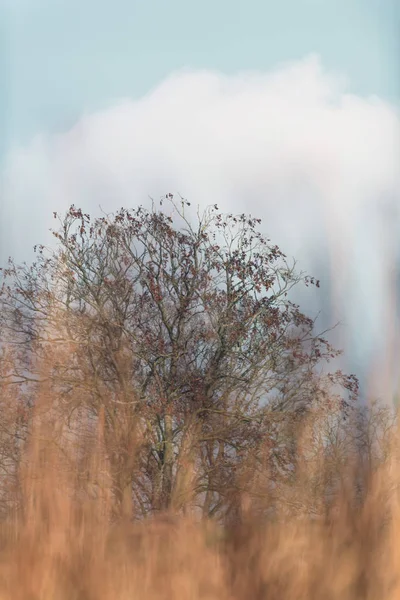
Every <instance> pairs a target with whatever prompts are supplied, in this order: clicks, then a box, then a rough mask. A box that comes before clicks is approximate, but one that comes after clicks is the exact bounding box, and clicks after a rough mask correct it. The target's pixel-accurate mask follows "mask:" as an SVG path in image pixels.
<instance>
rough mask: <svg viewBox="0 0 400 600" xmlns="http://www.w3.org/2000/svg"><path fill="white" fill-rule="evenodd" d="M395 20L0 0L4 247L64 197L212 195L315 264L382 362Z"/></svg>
mask: <svg viewBox="0 0 400 600" xmlns="http://www.w3.org/2000/svg"><path fill="white" fill-rule="evenodd" d="M399 31H400V3H399V2H398V0H280V1H279V2H277V1H273V2H272V1H269V0H247V2H239V1H235V0H233V1H232V0H231V1H228V0H203V1H202V2H192V1H191V0H170V1H169V2H166V1H165V0H142V1H135V0H113V1H112V2H111V1H108V0H96V1H93V0H0V44H1V48H0V82H1V84H2V85H1V88H0V186H1V187H0V192H1V196H0V219H1V220H0V262H4V261H5V260H6V258H7V257H8V256H9V255H12V256H15V257H16V258H17V259H18V260H23V259H25V258H26V259H29V257H30V256H31V248H32V247H33V245H34V244H35V243H40V242H44V243H46V242H47V241H48V240H49V239H50V237H49V234H48V229H49V227H51V226H52V225H53V223H52V220H51V215H52V212H53V210H60V211H63V210H66V209H67V208H68V206H69V205H70V204H71V203H72V202H75V203H76V204H78V205H81V206H82V207H85V208H87V209H88V210H90V211H91V212H92V213H96V212H98V210H99V205H101V206H102V208H104V209H106V210H115V209H117V208H119V207H120V206H122V205H124V206H137V205H138V204H142V203H146V201H147V200H148V196H149V195H150V196H153V197H155V198H157V197H159V196H161V195H162V194H163V193H166V192H170V191H171V192H179V193H181V194H182V195H184V196H186V197H187V198H188V200H191V201H192V202H193V203H194V204H200V205H201V206H206V205H207V204H211V203H215V202H218V204H219V205H220V206H221V208H222V209H223V210H226V211H229V212H231V211H232V212H243V211H245V212H251V213H252V214H253V215H254V216H257V217H258V216H259V217H261V218H262V219H263V227H265V233H266V234H268V235H269V236H270V237H271V238H272V239H273V241H274V242H275V241H276V242H277V243H279V244H280V246H281V247H282V249H283V250H284V251H286V252H287V253H288V254H289V255H294V256H295V257H296V258H297V259H298V261H299V265H300V267H301V268H304V269H306V270H307V271H311V272H312V273H313V274H314V273H315V274H316V275H317V276H318V277H320V278H321V281H322V284H323V290H322V292H321V294H320V296H319V297H318V298H317V297H315V296H314V295H312V294H310V293H307V294H305V292H304V294H300V295H299V299H300V300H301V301H302V302H303V303H305V304H306V306H307V309H308V310H309V311H311V312H312V311H314V312H315V311H317V310H321V311H322V313H321V326H325V325H326V324H330V323H333V322H334V321H335V320H336V319H337V318H338V319H340V320H342V321H343V323H344V326H343V327H342V328H341V334H340V335H341V338H340V342H341V343H342V342H343V344H344V345H345V346H346V352H347V355H348V357H349V362H350V365H351V367H354V369H355V370H357V371H358V373H363V374H364V375H365V374H368V373H369V371H370V360H371V358H374V360H375V358H376V356H378V357H379V359H380V360H382V362H383V363H385V364H388V356H387V346H388V344H387V340H388V338H389V337H390V336H393V332H394V331H395V320H394V317H392V313H391V316H390V318H388V307H387V303H388V301H389V302H390V301H392V295H391V294H390V289H389V286H390V285H391V283H392V282H393V281H394V283H395V284H396V281H397V284H399V283H400V278H399V277H398V273H399V272H400V270H399V268H398V266H399V264H400V246H399V242H398V240H399V239H400V236H399V234H400V218H399V210H398V209H399V207H400V177H399V165H400V36H399ZM396 278H397V279H396ZM338 341H339V340H338Z"/></svg>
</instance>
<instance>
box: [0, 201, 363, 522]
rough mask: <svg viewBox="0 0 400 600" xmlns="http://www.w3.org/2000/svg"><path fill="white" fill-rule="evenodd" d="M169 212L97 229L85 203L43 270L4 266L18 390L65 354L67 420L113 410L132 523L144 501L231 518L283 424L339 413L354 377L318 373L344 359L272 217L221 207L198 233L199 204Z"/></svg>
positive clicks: (109, 439)
mask: <svg viewBox="0 0 400 600" xmlns="http://www.w3.org/2000/svg"><path fill="white" fill-rule="evenodd" d="M163 202H165V203H167V204H169V206H170V207H171V209H172V212H171V214H167V212H166V211H165V209H162V208H160V209H157V208H155V206H154V204H153V207H152V209H151V210H146V209H144V208H143V207H139V208H138V209H136V210H127V209H123V208H122V209H121V210H120V211H118V212H117V213H116V214H114V215H105V216H102V217H100V218H96V219H92V218H91V217H90V216H89V215H88V214H84V213H83V212H82V210H81V209H78V208H76V207H75V206H72V207H71V208H70V209H69V211H68V213H67V214H66V215H65V216H64V217H63V218H59V217H58V215H57V214H56V213H55V214H54V216H55V218H59V221H60V228H59V230H57V231H55V232H54V235H55V237H56V239H57V247H56V249H53V250H50V249H46V248H44V247H43V246H39V247H37V260H36V261H35V262H34V263H33V264H32V265H31V266H28V265H26V264H23V265H22V266H17V265H15V264H14V262H13V261H10V263H9V265H8V268H7V269H5V270H4V271H3V279H4V281H3V286H2V291H1V296H0V305H1V306H0V307H1V315H2V316H1V317H0V319H1V320H0V328H1V333H2V336H3V337H2V339H3V340H4V342H5V343H6V344H7V347H8V349H9V350H8V351H9V352H10V353H13V358H14V370H13V373H12V378H13V381H14V382H19V384H20V385H24V386H28V387H29V386H30V388H32V389H34V387H35V386H36V385H37V382H38V381H39V379H40V376H39V373H40V362H41V361H43V360H49V359H52V360H53V365H52V369H51V372H50V375H49V376H48V377H49V379H50V380H51V385H52V389H53V394H54V398H55V399H57V406H59V407H61V408H62V411H64V414H66V415H68V418H71V415H73V414H74V411H77V410H78V409H79V410H82V407H83V408H84V410H85V411H86V414H87V415H89V416H90V418H91V419H92V423H93V426H95V424H96V422H97V421H98V419H99V415H100V414H102V415H104V440H105V444H106V448H107V453H108V459H109V462H110V465H111V467H110V468H111V471H112V477H113V486H114V497H115V500H116V505H117V507H118V510H119V511H120V512H122V513H124V514H126V515H130V514H131V512H132V508H133V507H132V502H133V504H134V507H135V510H137V511H139V512H140V513H142V514H146V513H147V512H149V511H151V510H155V509H165V508H169V507H171V506H173V507H174V508H177V509H178V508H181V507H184V506H185V505H186V504H187V503H188V501H189V500H188V499H189V497H190V498H191V500H192V501H193V503H194V504H196V505H197V506H199V507H200V508H201V510H202V512H203V514H204V515H206V516H210V515H215V514H222V513H224V511H225V512H226V510H228V508H229V498H230V497H231V492H232V487H233V486H234V485H235V481H236V480H235V473H236V472H238V470H239V468H240V465H241V464H242V462H243V461H244V460H245V458H246V455H247V454H248V453H249V452H251V451H253V450H254V448H255V447H256V446H257V444H260V443H262V442H263V441H265V439H266V437H268V436H269V437H270V436H271V435H272V433H271V432H272V429H273V427H275V425H274V423H275V424H276V422H277V419H276V418H275V417H276V415H282V414H286V415H288V414H290V415H291V416H293V417H294V418H295V419H297V420H298V419H301V418H302V416H304V414H306V412H307V409H308V408H309V407H310V406H311V405H312V404H313V403H315V402H324V401H326V402H327V401H328V396H327V394H326V390H325V387H326V381H327V378H328V381H329V382H330V384H331V385H332V386H336V385H339V386H341V388H342V390H344V396H340V401H341V402H342V403H343V406H345V404H346V403H347V402H351V400H352V399H354V397H355V396H356V395H357V380H356V378H355V377H354V376H353V375H350V376H345V375H343V374H342V373H341V372H340V371H338V372H336V373H333V374H330V375H329V374H328V375H326V376H325V377H324V376H323V375H322V374H321V373H318V372H317V367H319V366H320V365H323V364H324V363H326V362H327V361H328V362H329V360H330V359H331V358H334V357H335V356H337V355H338V352H337V351H336V350H334V349H333V348H332V347H331V346H330V344H329V343H328V341H327V340H326V339H325V338H324V337H322V336H323V335H324V334H320V335H317V334H316V333H315V331H314V326H315V321H314V320H313V319H311V318H309V317H307V316H306V315H305V314H304V313H303V312H301V310H300V308H299V306H298V305H296V304H295V303H293V302H292V301H291V300H290V293H291V290H292V288H293V287H294V286H296V285H299V284H305V285H316V286H317V287H319V282H318V281H315V280H314V279H313V278H311V277H308V276H305V275H304V274H297V273H296V271H295V263H293V265H289V263H288V261H287V259H286V256H285V255H284V254H283V253H282V252H281V251H280V249H279V248H278V247H277V246H275V245H271V243H270V240H268V239H265V238H264V237H263V235H262V234H261V233H260V232H259V231H258V229H257V228H258V226H259V225H260V223H261V221H260V220H259V219H254V218H252V217H251V216H250V217H249V216H246V215H245V214H242V215H239V216H234V215H232V214H229V215H223V214H221V213H220V212H219V211H218V207H217V206H216V205H215V206H214V207H211V208H209V209H207V210H206V211H205V212H204V214H203V215H202V216H200V215H199V214H197V220H196V222H195V225H193V224H192V223H191V222H190V220H189V219H188V217H187V216H186V214H185V209H186V211H187V210H188V207H189V206H190V203H189V202H187V201H186V200H180V201H175V200H174V198H173V196H172V195H171V194H168V195H167V196H166V197H165V198H163V200H162V201H161V203H160V204H162V203H163ZM55 348H58V349H61V348H64V349H65V354H64V358H62V359H57V360H56V359H55V356H56V354H55V352H54V349H55ZM60 351H61V350H59V352H58V354H60ZM61 354H62V352H61ZM55 401H56V400H55ZM278 420H279V419H278ZM271 439H272V438H271ZM273 446H274V444H270V450H271V453H272V454H271V456H272V455H273V454H274V452H275V458H277V456H278V455H277V451H276V449H275V450H274V448H273ZM294 454H295V446H294V445H293V444H292V446H291V449H288V448H286V450H285V453H280V454H279V460H280V461H281V465H280V468H285V464H286V465H288V464H289V463H291V462H293V459H294ZM284 455H285V457H284Z"/></svg>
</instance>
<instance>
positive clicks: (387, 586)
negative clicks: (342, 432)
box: [0, 420, 400, 600]
mask: <svg viewBox="0 0 400 600" xmlns="http://www.w3.org/2000/svg"><path fill="white" fill-rule="evenodd" d="M46 428H47V425H46V424H44V422H43V420H42V422H41V423H40V425H39V426H38V428H37V429H36V430H34V431H33V433H32V437H31V442H30V444H29V446H27V448H26V449H25V458H24V459H23V460H22V461H21V464H20V472H19V475H18V478H17V479H18V482H19V485H20V490H19V492H18V493H19V506H20V510H18V511H12V510H10V512H9V516H8V517H7V518H6V519H5V520H4V521H3V522H2V523H1V525H0V600H11V599H12V600H128V599H149V600H162V599H163V600H167V599H192V600H197V599H204V600H205V599H208V600H225V599H226V600H245V599H246V600H248V599H254V600H258V599H266V600H300V599H304V600H322V599H323V600H358V599H363V600H365V599H366V600H368V599H370V600H395V599H397V598H400V580H399V577H398V573H399V569H400V554H399V551H398V547H399V544H400V501H399V496H398V492H397V489H398V482H399V481H400V471H399V468H398V461H397V458H396V457H397V450H396V448H397V445H396V444H394V443H393V442H392V443H391V446H390V447H391V449H392V450H391V453H390V454H389V456H388V458H387V460H386V461H384V462H382V463H381V465H380V466H379V468H377V469H375V470H374V471H373V472H372V471H371V472H368V474H367V475H368V477H367V478H366V479H365V480H366V481H367V486H368V492H367V494H366V497H365V499H364V501H363V503H362V504H360V503H358V504H357V503H356V502H355V501H354V496H353V495H352V492H351V486H350V487H349V486H347V487H346V485H343V487H342V490H341V493H340V494H338V495H337V497H336V503H335V507H334V508H333V509H332V510H331V511H330V513H329V514H328V516H327V517H326V518H324V519H322V518H321V519H319V520H311V519H310V518H308V517H307V516H306V511H304V514H303V518H299V511H297V513H296V515H295V514H294V513H293V515H290V514H289V513H285V517H284V518H283V517H282V518H279V517H278V518H277V519H275V520H274V521H270V522H268V520H265V519H261V517H260V516H259V512H258V513H256V512H255V511H253V510H252V505H251V503H250V504H249V503H247V505H246V506H245V507H246V510H243V511H242V517H241V519H239V520H237V521H236V522H235V523H232V524H231V525H230V526H229V527H227V528H226V530H224V532H223V533H222V529H221V526H218V525H217V524H216V523H211V522H204V521H203V522H199V521H197V520H196V519H195V518H194V517H193V516H192V517H188V516H182V515H172V514H171V515H167V514H165V515H159V516H157V517H154V518H149V519H148V520H146V521H142V522H137V523H132V522H131V523H129V522H119V523H115V522H114V523H112V522H111V520H110V518H109V515H110V510H111V509H110V502H111V500H110V494H107V493H106V492H107V490H103V491H104V494H103V495H101V496H99V497H98V498H97V499H94V498H92V499H91V500H88V499H86V500H79V501H78V500H77V497H76V495H75V496H74V494H73V492H74V486H76V485H77V484H76V480H75V479H74V477H73V470H71V469H70V468H66V464H65V463H64V462H63V461H64V458H63V456H64V454H63V453H62V452H60V451H59V448H58V449H57V446H55V445H54V444H53V442H52V440H51V436H50V431H49V430H47V429H46ZM392 429H393V431H391V432H390V433H391V434H393V433H394V434H395V436H397V432H396V431H394V427H393V428H392ZM46 431H47V434H46ZM385 435H386V436H387V435H389V433H388V432H387V431H386V433H385ZM305 439H307V436H305ZM393 439H394V438H393ZM96 452H98V450H97V449H96V447H93V449H92V456H91V463H90V464H91V465H92V467H91V468H92V469H96V468H99V464H100V463H101V460H100V458H99V457H97V458H96ZM93 465H95V466H94V467H93ZM96 465H97V466H96ZM353 467H354V465H353ZM317 468H319V469H324V468H326V466H325V467H324V465H323V463H322V462H321V461H319V462H318V463H315V464H314V465H313V466H312V474H313V477H315V475H316V473H315V470H316V469H317ZM355 468H356V469H357V468H358V467H357V465H356V466H355ZM346 469H347V471H346V473H343V475H346V476H347V479H346V481H351V478H350V477H349V472H350V471H349V469H350V468H349V467H346ZM344 470H345V469H344ZM353 472H354V473H355V471H354V468H353ZM344 479H345V478H344V477H343V480H344ZM310 489H311V488H310V486H309V484H308V483H307V477H306V474H304V473H303V475H302V476H299V477H298V479H297V480H296V482H295V483H294V487H293V489H292V490H291V493H292V495H294V496H297V497H298V498H301V499H302V502H303V503H304V506H306V497H307V495H309V494H310V493H311V492H310ZM75 491H76V490H75ZM253 491H254V490H253ZM313 494H314V495H315V492H313ZM282 502H283V498H282ZM278 509H279V506H278ZM256 515H258V516H256ZM300 516H301V511H300Z"/></svg>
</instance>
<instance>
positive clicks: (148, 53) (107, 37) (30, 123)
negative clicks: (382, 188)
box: [0, 0, 400, 151]
mask: <svg viewBox="0 0 400 600" xmlns="http://www.w3.org/2000/svg"><path fill="white" fill-rule="evenodd" d="M0 7H1V25H2V31H1V40H2V44H3V52H2V56H3V59H2V63H1V72H0V76H1V79H0V80H1V81H2V86H1V104H0V116H1V121H2V126H3V128H4V133H5V135H4V133H3V135H2V136H1V138H2V140H3V142H2V143H3V151H4V150H5V149H6V145H7V143H11V142H13V141H15V140H18V141H20V140H23V141H26V140H27V139H29V138H30V137H31V136H32V135H34V134H35V133H37V132H38V131H43V130H64V129H68V128H69V127H70V126H71V125H72V124H73V123H74V122H75V121H76V120H77V119H78V118H79V116H80V115H81V114H82V113H85V112H91V111H94V110H97V109H101V108H104V107H107V106H110V105H111V104H112V103H113V102H114V101H115V100H116V99H119V98H121V97H131V98H132V97H139V96H141V95H143V94H144V93H146V92H148V91H149V90H150V89H152V88H153V87H154V86H156V85H157V84H158V83H159V81H160V80H161V79H163V78H164V77H165V76H166V75H168V74H169V73H171V72H173V71H175V70H176V69H179V68H182V67H192V68H212V69H217V70H219V71H222V72H224V73H228V74H232V73H236V72H238V71H241V70H249V69H258V70H266V69H270V68H271V67H275V66H276V65H278V64H280V63H282V62H285V61H288V60H293V59H298V58H302V57H304V56H306V55H308V54H310V53H318V54H319V55H320V56H321V59H322V61H323V64H324V66H325V67H326V68H328V69H333V70H337V71H339V72H341V73H343V74H345V75H346V76H348V79H349V89H350V90H352V91H354V92H356V93H360V94H363V95H370V94H377V95H379V96H381V97H384V98H386V99H389V100H391V101H393V102H399V101H400V64H399V63H400V58H399V57H400V41H399V40H400V37H399V30H400V3H399V2H398V0H279V1H278V0H273V1H271V0H247V1H246V2H244V1H243V0H240V1H239V0H202V1H201V2H198V1H196V2H194V1H192V0H168V1H167V0H140V1H138V0H113V1H109V0H0Z"/></svg>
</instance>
